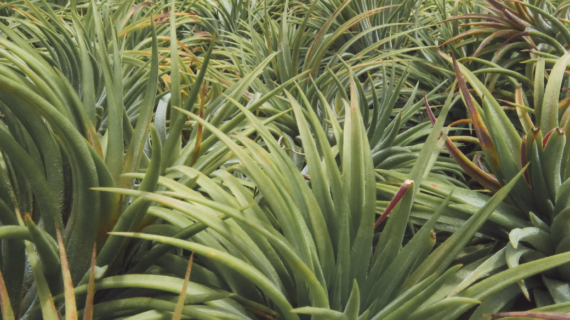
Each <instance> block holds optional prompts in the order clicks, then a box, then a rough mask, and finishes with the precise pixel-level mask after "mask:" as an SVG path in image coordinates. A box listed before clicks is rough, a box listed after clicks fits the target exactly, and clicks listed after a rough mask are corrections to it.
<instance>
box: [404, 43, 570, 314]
mask: <svg viewBox="0 0 570 320" xmlns="http://www.w3.org/2000/svg"><path fill="white" fill-rule="evenodd" d="M440 54H441V55H442V56H443V57H444V58H445V59H447V60H448V61H449V63H450V64H451V65H452V66H453V67H454V69H455V72H456V75H457V79H458V82H459V87H460V91H461V95H462V97H463V100H464V102H465V105H466V107H467V110H468V113H469V115H470V118H471V120H470V121H469V122H470V123H471V124H472V125H473V128H474V129H475V133H476V136H477V138H478V144H479V146H480V148H481V151H480V155H479V156H476V159H477V160H476V161H474V162H471V161H470V160H469V159H467V158H461V157H456V155H455V154H454V151H453V149H454V147H453V145H452V143H451V141H448V142H447V144H446V146H447V147H448V150H449V152H450V154H452V156H453V157H454V158H456V161H457V162H458V163H459V164H462V167H464V168H466V170H465V171H466V172H467V173H468V174H469V175H470V176H471V178H472V179H473V180H475V181H477V182H478V183H479V184H480V185H482V186H484V187H485V188H488V189H489V190H490V191H491V192H496V190H498V188H500V186H501V185H505V184H506V183H509V182H511V183H512V182H513V181H514V180H513V179H516V178H515V176H516V175H517V172H518V170H519V169H522V168H524V167H528V170H527V171H525V174H524V177H525V179H521V180H519V181H518V182H516V184H515V186H514V187H513V189H512V191H511V192H510V195H509V199H510V200H509V203H510V204H511V205H513V206H515V207H516V208H518V210H516V209H514V208H512V209H509V210H503V211H502V212H496V213H497V215H496V217H495V218H494V219H490V221H492V224H491V225H489V229H488V232H487V234H488V235H491V236H492V232H493V229H495V230H496V231H494V232H495V233H496V234H497V235H498V238H497V239H498V240H501V241H504V242H507V243H508V244H507V245H506V247H505V248H503V249H501V250H500V251H499V252H497V253H496V254H495V255H494V256H493V257H492V258H491V259H488V260H484V259H483V260H481V262H480V263H479V264H478V266H477V271H476V273H478V274H481V273H485V272H493V270H497V269H500V268H504V267H508V268H513V267H517V266H519V264H520V263H521V262H524V264H522V265H523V266H524V265H526V264H528V263H529V262H530V261H536V260H537V259H541V258H543V257H546V256H552V255H554V254H559V253H563V252H567V251H568V248H567V246H566V242H567V240H566V238H567V237H566V231H565V230H566V223H565V222H564V221H566V220H567V219H566V216H565V215H566V212H567V211H568V209H567V206H568V204H567V201H566V198H567V196H566V195H565V192H567V191H565V190H566V187H565V186H566V185H567V184H568V182H567V181H568V173H567V162H568V160H567V158H568V157H567V150H566V149H567V148H566V142H565V141H566V138H565V137H566V134H567V127H568V120H567V118H568V117H567V116H565V114H566V112H565V110H566V104H565V103H564V101H560V100H559V97H560V93H561V86H562V83H563V81H564V75H565V72H566V67H567V64H568V63H567V61H568V57H567V55H565V56H564V57H562V58H560V59H559V60H558V61H557V63H556V64H555V66H554V67H553V69H552V71H551V72H550V74H549V76H548V82H547V83H546V85H545V80H544V77H545V76H546V75H547V74H546V72H545V67H544V61H543V60H541V59H539V60H538V61H536V63H535V64H534V67H535V70H534V72H533V74H534V78H533V80H534V106H535V108H534V109H530V108H529V107H528V106H527V105H528V104H527V101H526V99H525V97H524V95H523V90H522V86H521V85H518V86H517V87H516V90H515V92H514V96H515V99H514V100H515V101H513V102H510V105H512V106H514V107H515V108H516V114H517V115H518V118H519V120H520V124H519V125H520V128H522V131H523V133H524V132H526V134H524V135H523V136H522V137H521V136H520V135H519V133H518V132H517V130H516V129H515V126H514V125H513V124H512V123H511V122H510V121H509V118H508V116H507V114H506V113H505V110H504V109H503V108H501V106H500V104H499V102H498V101H497V100H496V99H495V98H494V97H493V95H492V94H491V92H490V91H489V89H488V88H487V87H486V86H485V85H484V84H483V83H482V82H481V81H480V80H479V79H478V78H477V76H476V75H475V74H474V73H473V72H471V71H469V69H468V68H467V67H466V66H463V65H461V64H459V63H458V62H457V61H456V60H455V59H454V58H452V57H450V56H448V55H446V54H444V53H440ZM468 83H469V84H470V85H471V87H472V88H473V91H474V92H475V93H476V94H477V96H478V98H479V99H480V100H475V99H474V98H473V96H472V95H471V93H470V91H469V90H468V87H467V84H468ZM478 101H480V102H478ZM543 128H544V131H545V133H544V134H543V133H542V131H543ZM455 149H456V148H455ZM399 179H400V181H401V179H402V178H399ZM397 181H398V179H397V180H396V181H395V182H396V183H397ZM423 189H424V190H425V191H426V192H432V193H434V192H435V193H436V194H440V196H444V190H445V186H444V185H442V184H438V183H434V184H432V185H424V186H423ZM458 200H460V201H461V200H462V197H459V198H458ZM525 220H526V221H525ZM514 224H522V225H521V226H519V227H514ZM497 227H498V229H497ZM501 230H502V232H505V233H503V235H502V236H501V235H500V231H501ZM482 231H483V230H482ZM497 231H499V232H497ZM483 232H485V231H483ZM507 234H508V238H507V237H506V236H507ZM536 280H538V281H536ZM567 281H568V267H567V265H566V264H565V265H562V266H560V267H558V268H557V269H556V270H555V271H549V272H545V273H543V274H542V275H541V277H538V278H533V279H530V280H529V281H527V282H525V281H519V282H518V286H519V287H520V288H518V289H517V288H511V289H507V290H505V291H504V292H503V293H502V294H499V295H497V296H496V297H495V298H494V300H493V302H492V303H489V304H488V306H487V307H486V308H485V309H486V310H485V312H487V313H492V312H497V311H499V310H501V309H502V308H505V307H508V306H509V304H511V303H513V302H514V301H516V298H517V296H519V295H524V296H525V297H526V298H527V299H528V300H532V304H530V305H527V307H526V308H532V306H534V307H535V308H538V309H536V310H542V311H559V312H567V311H568V310H567V309H566V304H565V303H566V302H567V300H565V298H564V296H563V295H560V294H559V292H561V290H565V289H564V288H567V287H568V286H569V284H568V282H567ZM484 304H485V303H484ZM484 304H483V305H482V306H481V307H480V308H484ZM475 313H476V314H477V313H478V312H477V311H476V312H475ZM479 314H481V313H480V312H479Z"/></svg>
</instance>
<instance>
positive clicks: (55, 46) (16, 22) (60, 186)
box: [0, 1, 220, 319]
mask: <svg viewBox="0 0 570 320" xmlns="http://www.w3.org/2000/svg"><path fill="white" fill-rule="evenodd" d="M5 9H6V10H7V12H8V13H9V15H8V16H3V17H2V18H1V20H2V21H1V23H0V30H1V32H2V37H1V39H0V55H1V58H2V59H1V63H0V70H1V71H0V83H1V89H0V91H1V94H0V95H1V98H0V99H1V100H2V103H1V104H0V110H1V114H2V122H0V131H1V132H0V135H1V139H0V140H1V142H0V150H1V153H2V161H1V168H0V180H1V183H0V184H1V187H0V199H1V201H0V212H1V215H2V218H1V223H2V226H1V227H0V228H1V229H2V231H1V234H2V236H1V238H2V239H3V250H2V273H3V275H4V279H5V281H4V282H3V283H4V286H3V288H2V303H3V304H2V307H3V310H4V312H5V313H4V319H11V318H14V317H15V318H18V319H20V318H30V319H32V318H38V317H43V318H44V319H57V312H56V310H55V308H59V306H61V303H59V302H58V300H57V298H56V299H55V303H56V304H55V305H54V302H51V301H52V297H54V296H57V295H58V294H60V293H62V292H63V289H64V282H63V281H62V277H63V280H66V282H65V285H66V287H67V286H69V285H70V282H67V281H68V280H69V281H72V282H71V283H73V284H74V285H75V286H76V287H77V288H81V285H84V284H85V285H86V283H87V282H88V280H89V279H90V274H93V275H94V276H91V278H93V277H97V278H101V277H103V276H104V275H105V276H107V277H108V276H113V275H116V274H119V273H122V272H123V269H124V268H125V266H127V265H128V263H129V259H130V257H131V255H130V254H129V252H132V251H133V249H128V247H127V245H128V243H127V242H125V241H124V240H123V239H122V238H121V239H116V238H113V237H109V236H108V234H107V233H108V232H109V231H111V230H117V231H130V230H141V229H142V228H144V227H145V225H148V224H149V223H150V222H152V220H150V221H146V220H144V215H145V213H146V210H147V209H148V207H149V206H150V203H148V202H145V201H138V202H137V201H132V199H130V198H128V197H121V196H117V195H112V194H102V193H101V192H99V191H96V190H94V189H93V188H96V187H115V186H119V187H120V186H122V187H127V188H130V187H133V185H134V184H135V183H136V184H137V185H138V188H139V189H141V190H146V191H154V190H155V188H156V181H157V179H158V174H159V173H160V170H161V169H162V167H161V165H160V163H162V161H161V158H162V159H167V160H168V159H169V158H168V157H166V156H165V155H162V152H161V148H160V146H161V144H162V143H163V141H162V140H166V139H163V138H164V135H163V133H164V131H163V130H164V129H165V128H164V127H160V124H164V122H157V127H156V128H157V130H156V133H155V134H154V133H153V134H152V135H153V139H150V136H151V134H150V129H151V121H152V118H153V115H154V109H155V106H156V102H157V99H160V98H162V97H164V96H165V95H166V94H168V93H169V91H170V88H171V87H172V83H173V82H172V80H171V79H172V74H171V68H170V63H172V61H173V60H176V59H179V60H181V61H183V65H184V68H185V69H184V70H185V71H187V72H188V73H189V74H193V73H194V74H195V73H198V75H197V76H195V77H193V78H192V77H186V78H185V80H188V82H186V87H185V88H184V89H183V90H181V89H180V83H181V81H180V79H176V81H177V85H178V87H177V90H178V93H179V94H184V95H185V96H186V99H184V102H185V105H184V107H186V108H188V106H193V104H194V102H196V100H197V96H198V93H199V88H200V87H201V82H202V80H203V79H204V77H205V73H206V70H207V65H208V61H209V57H210V55H211V51H212V50H213V46H212V45H210V46H209V47H208V49H209V51H208V52H205V51H204V50H203V48H205V47H207V46H208V43H209V42H210V38H211V37H210V33H208V32H207V31H205V30H193V31H195V32H193V33H192V34H191V35H187V36H185V37H184V39H183V40H180V41H177V40H176V36H177V31H178V29H177V26H178V25H179V24H184V25H185V26H189V25H191V24H194V25H200V21H201V19H200V18H199V17H197V16H196V15H193V14H190V13H187V12H184V11H180V10H178V9H177V8H176V7H174V6H173V5H172V4H170V3H161V4H157V3H149V2H143V3H139V4H136V5H135V2H134V1H126V2H122V3H105V4H103V3H95V2H87V3H82V4H77V3H75V2H74V1H72V2H71V3H70V4H69V5H68V6H65V7H60V6H58V5H52V4H48V3H47V2H45V1H41V2H39V3H31V2H27V1H24V2H14V3H10V4H9V5H7V6H5ZM204 29H207V27H205V28H204ZM180 31H181V34H184V32H183V31H185V30H180ZM173 39H174V40H173ZM171 41H173V42H174V43H175V44H177V45H175V46H174V50H170V49H169V48H168V44H169V42H171ZM164 44H166V46H165V47H160V49H159V45H161V46H162V45H164ZM179 47H180V50H182V51H181V53H180V54H178V50H179V49H178V48H179ZM164 55H167V56H168V55H169V56H170V58H166V57H165V56H164ZM200 55H201V56H200ZM180 56H182V57H183V58H180ZM174 57H176V58H174ZM179 102H180V100H179ZM178 106H182V105H181V104H178ZM173 118H174V116H173V115H170V120H171V121H174V120H173ZM176 120H177V121H178V122H177V126H176V129H175V128H174V126H173V125H170V126H169V128H170V129H171V130H169V133H170V136H169V138H170V140H174V141H175V140H178V142H179V143H181V142H182V141H184V137H183V136H184V135H183V128H182V126H181V125H180V120H179V119H176ZM183 120H184V119H182V125H184V121H183ZM161 134H162V135H161ZM164 142H166V141H164ZM171 144H172V143H171ZM151 145H152V147H151ZM173 145H175V144H173ZM162 150H164V149H162ZM151 154H152V156H151ZM151 165H152V166H151ZM139 169H145V170H146V172H147V175H146V179H143V181H142V182H140V180H138V181H137V180H134V179H132V178H127V177H123V176H122V173H124V172H132V171H137V170H139ZM139 182H140V183H139ZM57 230H60V231H61V235H62V242H61V243H60V244H59V245H58V244H57V242H56V239H57V236H56V233H57ZM62 244H63V245H65V249H66V253H67V254H66V257H67V259H68V260H69V263H68V264H67V265H68V266H69V267H68V269H69V277H68V275H66V273H63V274H62V272H61V270H62V267H63V266H64V265H66V263H64V262H65V261H63V260H62V259H61V258H60V256H59V254H58V247H59V249H62ZM95 244H96V245H97V248H98V249H97V251H98V252H97V253H98V254H97V259H96V265H95V267H90V266H91V261H92V252H93V251H94V250H93V246H94V245H95ZM129 250H130V251H129ZM64 269H66V268H64ZM89 269H91V272H89ZM149 277H150V275H149ZM149 277H138V278H132V277H131V280H128V279H127V283H130V284H129V286H131V287H141V286H142V287H151V288H156V287H157V284H159V283H162V284H163V286H162V287H160V286H158V287H160V288H162V290H165V291H169V290H170V291H172V290H174V291H175V292H178V293H180V292H181V291H182V282H183V281H182V279H177V278H172V277H171V278H167V279H163V278H159V279H154V280H153V279H152V277H151V278H149ZM67 278H69V279H67ZM111 278H112V277H111ZM111 281H113V280H111ZM129 281H130V282H129ZM145 281H147V282H146V284H145ZM148 281H150V282H148ZM168 281H170V282H168ZM172 281H174V282H172ZM164 285H165V286H164ZM84 287H85V286H84ZM165 288H166V289H165ZM195 289H196V287H193V286H190V287H189V289H188V291H189V292H195V291H194V290H195ZM198 290H199V289H198ZM8 297H9V298H8ZM216 297H220V295H219V294H216V293H215V294H214V298H216ZM8 299H9V300H8ZM99 299H101V298H99V297H97V299H96V300H99ZM208 299H210V297H208V294H206V296H204V297H203V298H200V299H198V300H192V301H191V302H190V303H201V302H204V301H205V300H208ZM91 301H93V300H92V299H91ZM8 302H9V303H8ZM38 305H41V306H42V312H39V308H38ZM80 305H83V303H81V304H80ZM86 308H87V307H86ZM9 309H11V311H8V310H9ZM71 309H73V308H71ZM69 317H72V316H71V315H69ZM69 319H71V318H69Z"/></svg>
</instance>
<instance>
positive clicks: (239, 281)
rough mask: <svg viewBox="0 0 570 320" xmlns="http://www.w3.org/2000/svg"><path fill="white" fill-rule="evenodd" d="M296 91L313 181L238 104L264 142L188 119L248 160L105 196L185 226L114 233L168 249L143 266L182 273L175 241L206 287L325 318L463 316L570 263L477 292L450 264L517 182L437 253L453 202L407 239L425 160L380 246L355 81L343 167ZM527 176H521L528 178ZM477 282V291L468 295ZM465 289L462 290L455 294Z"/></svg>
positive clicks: (486, 284)
mask: <svg viewBox="0 0 570 320" xmlns="http://www.w3.org/2000/svg"><path fill="white" fill-rule="evenodd" d="M296 90H297V91H298V92H297V93H298V94H299V95H300V96H301V101H297V100H296V99H294V98H293V96H292V95H291V94H289V93H287V92H286V96H287V99H288V101H289V103H290V105H291V107H292V109H293V112H294V114H295V118H296V121H297V124H298V126H299V131H300V135H301V140H302V143H303V149H302V150H300V151H301V152H303V153H304V156H305V161H306V162H307V165H308V173H309V174H308V176H304V175H303V174H301V172H300V171H299V169H298V168H297V167H296V165H295V163H294V161H293V160H292V159H291V156H290V155H289V154H288V152H289V151H287V150H285V149H283V147H282V146H281V145H279V142H278V139H277V138H276V136H275V134H274V133H273V132H272V130H270V127H266V126H265V125H264V124H263V122H262V121H261V120H259V119H258V118H257V117H256V116H255V115H254V114H253V113H251V112H250V111H249V110H248V108H246V107H245V106H243V105H241V104H240V103H239V102H238V101H236V100H233V99H232V100H231V101H232V102H233V103H234V104H235V106H236V107H237V108H239V109H240V110H241V111H242V112H243V114H244V115H245V116H246V117H247V120H248V121H249V122H250V123H251V124H252V126H253V128H255V130H256V132H257V134H259V136H260V137H261V138H262V139H263V142H264V143H263V144H258V143H255V142H254V140H251V138H249V137H248V136H247V135H246V134H244V133H243V132H235V133H234V134H232V135H230V136H228V135H226V134H224V133H223V132H221V131H220V130H219V129H217V128H215V127H214V126H212V125H211V124H210V123H208V122H206V121H205V120H202V119H201V118H200V117H199V116H197V115H195V114H192V113H189V112H184V113H185V114H187V115H188V116H189V117H191V118H192V119H194V120H196V121H197V122H198V123H199V124H201V125H203V126H204V128H205V129H208V130H210V131H211V132H212V134H213V135H215V136H216V137H218V138H219V139H220V140H221V142H222V143H223V144H224V145H225V146H226V147H227V148H228V149H229V150H231V152H232V153H233V154H234V155H235V156H236V158H237V159H238V160H239V162H238V163H236V164H234V165H227V166H223V167H222V168H221V169H219V170H217V171H214V172H212V173H211V174H210V175H209V176H208V175H205V174H203V173H201V172H199V171H197V170H196V169H193V168H190V167H184V166H180V167H174V168H172V169H171V170H174V171H177V172H180V173H182V174H183V175H185V176H187V177H188V178H189V179H190V180H189V181H191V182H192V183H191V184H190V185H189V184H181V183H180V182H177V181H175V180H173V179H169V178H162V177H161V178H160V179H159V184H161V185H162V186H163V187H165V189H164V190H163V191H160V192H154V193H149V192H142V191H137V190H130V189H104V190H105V191H111V192H118V193H120V194H126V195H132V196H139V197H140V199H146V200H148V201H153V202H154V203H156V207H151V211H150V212H152V213H153V214H155V215H159V216H160V217H162V218H163V219H164V220H165V225H164V227H165V228H166V227H167V226H175V227H176V228H175V230H180V231H178V234H177V235H175V236H161V235H149V234H143V233H113V235H114V236H127V237H134V238H136V239H142V240H152V241H156V242H159V243H161V244H160V245H159V246H157V247H155V248H153V249H152V250H151V251H150V252H149V254H148V255H144V256H142V257H141V258H140V260H139V264H140V265H139V266H137V267H135V269H137V268H141V270H142V268H146V267H148V266H150V265H151V264H153V263H155V264H158V265H159V266H160V267H162V268H163V269H164V270H166V271H170V272H175V270H176V269H178V271H177V272H178V273H180V271H181V268H184V266H185V265H186V263H187V259H188V258H187V255H173V254H169V253H168V251H169V247H168V246H175V247H179V248H182V249H186V250H188V251H192V252H194V253H195V254H196V255H197V259H198V260H194V264H196V263H197V261H199V262H198V263H199V265H203V266H207V269H208V270H212V271H214V273H211V274H210V275H209V276H208V277H204V278H203V279H200V280H199V281H201V283H203V284H206V285H208V286H220V287H223V288H226V287H227V288H231V290H232V291H234V292H236V293H237V294H238V295H239V296H241V297H245V298H248V299H250V300H251V301H254V302H255V303H256V304H257V305H258V307H257V308H259V310H261V311H265V312H267V313H268V314H274V312H277V313H278V314H280V315H281V316H282V317H283V318H285V319H300V318H305V317H304V316H303V315H312V317H314V318H316V319H456V318H457V317H458V316H459V315H461V314H463V313H464V312H466V311H467V310H468V309H470V308H471V307H472V306H474V305H477V304H479V303H480V302H481V300H483V299H485V298H487V297H489V296H490V295H492V294H493V293H495V292H497V291H499V290H501V289H503V288H505V287H508V286H509V285H511V284H514V283H516V282H517V281H519V280H521V279H523V278H526V277H528V276H530V275H533V274H535V273H537V272H540V271H543V270H546V269H549V268H551V267H553V266H557V265H560V264H562V263H565V262H566V261H568V259H570V254H563V255H558V256H553V257H547V258H544V259H542V260H539V261H536V262H533V263H528V264H525V265H523V266H520V267H518V268H513V269H512V270H509V271H508V272H505V273H500V274H498V275H495V276H493V277H491V278H489V279H486V280H484V281H483V282H480V283H478V284H475V285H473V286H471V287H469V285H467V286H466V285H465V282H468V283H469V284H472V283H474V282H475V281H476V280H478V279H479V278H478V277H476V276H475V275H473V274H470V273H469V272H467V273H458V270H459V268H460V266H455V267H451V268H449V267H450V266H451V263H452V261H453V260H454V259H455V258H456V255H457V254H458V253H459V252H461V250H462V249H463V248H464V246H465V245H466V244H467V243H468V242H469V240H470V239H471V238H472V236H473V235H474V234H475V233H476V231H477V230H478V229H479V227H480V226H481V225H482V224H483V223H484V222H485V220H486V219H487V217H488V216H489V215H490V214H491V213H492V212H493V211H494V209H495V208H496V207H497V205H499V204H500V203H501V201H502V200H503V199H504V197H505V196H506V195H507V194H508V193H509V191H510V190H511V188H512V187H514V186H515V185H516V180H515V181H513V182H512V183H510V184H509V185H508V186H506V187H504V188H503V189H501V190H500V191H498V193H497V194H496V195H495V196H494V197H493V198H492V200H491V201H490V202H488V203H487V204H486V205H485V206H484V207H482V208H481V209H480V210H479V211H478V212H477V213H476V214H475V215H473V217H472V218H471V219H469V220H468V222H467V223H466V224H465V225H464V226H463V227H461V228H459V229H458V230H457V232H455V233H454V234H453V235H452V236H450V237H449V238H448V239H447V240H446V241H444V242H443V243H442V244H441V245H440V246H439V247H438V248H437V249H436V250H435V251H433V252H432V248H433V245H434V244H435V237H434V234H433V231H432V228H433V226H434V224H435V223H436V222H437V219H438V218H439V216H440V215H441V214H442V213H443V212H444V211H445V210H446V208H447V204H448V203H449V198H448V199H447V200H446V201H444V202H443V203H442V204H441V206H440V207H439V208H438V210H437V212H436V213H435V214H434V215H433V216H432V218H431V219H430V220H429V221H428V222H427V223H426V224H425V225H424V226H423V227H422V228H421V229H420V230H419V231H418V232H417V233H416V234H415V235H413V237H411V239H410V240H409V241H407V242H406V243H403V239H404V236H405V234H406V233H407V232H406V230H407V226H408V216H409V214H410V210H411V207H412V203H413V201H414V197H415V194H416V192H417V190H419V189H418V188H414V187H413V186H414V185H419V184H421V181H422V177H423V176H424V175H425V174H426V172H428V171H429V168H430V164H433V161H418V162H416V164H415V165H414V167H413V169H412V172H411V173H410V178H411V180H410V181H408V182H407V184H408V186H409V190H408V192H406V193H405V195H404V196H403V198H401V199H396V200H395V202H394V203H398V204H397V205H396V206H395V208H394V210H393V211H392V213H391V215H390V218H389V219H388V221H387V225H386V227H385V228H384V231H383V232H382V233H381V234H380V237H379V239H377V240H374V224H375V221H374V220H375V214H374V212H375V202H376V176H375V175H374V173H373V170H374V167H373V164H372V157H371V152H370V146H369V144H368V141H367V140H368V139H367V137H366V135H365V130H364V126H363V123H362V118H361V116H360V115H359V108H358V94H357V90H356V85H355V81H354V79H353V80H351V91H350V97H351V99H350V102H347V101H344V103H345V109H346V110H347V113H346V114H345V117H346V118H345V122H344V127H342V131H340V130H338V131H337V133H338V134H339V135H340V137H341V139H339V140H338V141H342V148H341V149H340V154H339V157H340V159H341V162H340V164H338V163H337V162H336V161H335V155H334V154H333V152H332V149H333V148H331V145H330V143H329V141H328V139H327V138H326V134H325V132H324V131H323V129H322V127H321V124H320V122H319V120H318V118H317V117H316V114H315V113H314V111H313V110H312V108H311V107H310V104H309V103H308V100H307V99H306V95H305V94H304V93H303V92H302V91H299V90H300V88H298V89H296ZM452 98H453V95H452V94H450V95H449V98H448V99H447V102H446V104H445V106H444V107H443V110H442V112H441V114H440V119H439V120H438V121H437V122H436V128H435V130H433V131H432V132H431V133H430V135H429V137H428V138H427V141H426V144H425V146H424V148H423V149H422V151H421V152H422V155H421V156H422V157H423V158H427V159H429V158H434V157H437V156H438V153H439V152H438V151H435V152H434V149H435V146H436V144H437V143H438V140H439V134H440V132H439V130H441V128H442V126H443V122H444V119H445V115H446V113H447V111H448V110H449V108H450V107H451V102H452ZM323 107H324V108H331V107H330V106H328V105H324V106H323ZM329 120H330V121H332V122H333V127H335V128H340V125H339V124H338V123H337V121H336V119H335V118H334V117H333V118H329ZM335 123H336V124H335ZM249 135H251V133H249ZM436 150H437V149H436ZM341 170H342V171H341ZM235 172H239V173H240V174H242V175H243V176H244V177H245V178H246V179H240V178H237V177H236V175H235V174H232V173H235ZM522 175H523V172H522V171H521V172H520V174H519V175H518V176H519V177H522ZM129 176H132V177H142V174H132V175H129ZM307 179H310V184H307V181H306V180H307ZM253 186H255V188H253ZM196 187H198V189H196ZM193 221H195V222H193ZM198 225H200V226H202V225H203V226H204V227H205V226H207V227H208V228H207V229H205V230H204V231H202V232H200V233H197V234H192V237H191V238H189V239H186V240H185V239H180V236H179V234H181V233H182V232H184V230H188V229H196V228H197V226H198ZM186 235H188V234H186ZM402 245H404V247H403V249H401V246H402ZM373 246H374V247H375V249H374V250H372V247H373ZM159 257H162V258H161V259H158V258H159ZM167 257H168V258H167ZM157 261H158V262H157ZM196 280H198V279H196ZM465 287H469V288H468V289H466V290H460V289H464V288H465ZM453 290H460V291H462V292H461V293H460V294H459V295H457V296H456V297H449V298H448V297H446V296H447V295H448V294H449V293H450V292H451V291H453ZM259 305H262V306H264V307H263V309H262V308H261V307H259ZM251 306H254V305H251ZM100 308H101V309H99V311H98V309H97V306H95V314H98V313H97V312H101V314H104V312H105V310H104V306H103V305H101V306H100ZM270 310H275V311H270ZM126 311H130V310H126ZM450 314H453V316H450Z"/></svg>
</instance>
